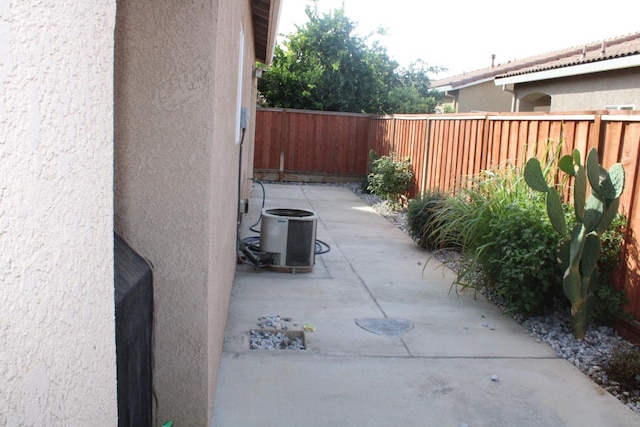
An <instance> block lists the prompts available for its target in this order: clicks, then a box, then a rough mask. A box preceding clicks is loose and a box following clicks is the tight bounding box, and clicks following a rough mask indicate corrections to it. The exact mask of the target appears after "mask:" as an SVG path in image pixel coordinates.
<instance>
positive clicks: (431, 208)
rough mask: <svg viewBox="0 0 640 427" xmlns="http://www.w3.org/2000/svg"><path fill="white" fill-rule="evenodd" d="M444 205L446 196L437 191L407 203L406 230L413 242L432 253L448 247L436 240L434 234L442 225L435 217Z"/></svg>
mask: <svg viewBox="0 0 640 427" xmlns="http://www.w3.org/2000/svg"><path fill="white" fill-rule="evenodd" d="M446 203H447V196H445V195H444V193H442V192H439V191H431V192H427V193H425V194H423V195H422V196H420V197H418V198H416V199H413V200H410V201H409V206H408V210H407V229H408V232H409V235H410V236H411V237H412V238H413V240H415V241H416V243H417V244H418V245H420V246H422V247H423V248H425V249H428V250H431V251H432V250H436V249H443V248H444V247H446V246H449V244H445V243H443V242H441V241H439V240H438V239H437V238H436V233H437V232H438V230H439V229H440V228H441V227H442V225H443V224H442V223H441V222H439V221H438V220H437V219H436V215H437V214H438V212H439V211H441V210H442V209H444V207H445V204H446Z"/></svg>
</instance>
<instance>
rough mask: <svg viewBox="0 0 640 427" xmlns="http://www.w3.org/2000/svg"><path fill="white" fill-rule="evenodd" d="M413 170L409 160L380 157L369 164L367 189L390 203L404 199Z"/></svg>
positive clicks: (409, 185) (409, 187) (409, 186)
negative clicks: (402, 197)
mask: <svg viewBox="0 0 640 427" xmlns="http://www.w3.org/2000/svg"><path fill="white" fill-rule="evenodd" d="M412 180H413V170H412V169H411V161H410V160H409V158H406V159H404V160H397V159H396V158H395V156H394V155H391V156H382V157H380V158H378V159H375V160H373V161H372V163H371V173H370V174H369V176H368V185H367V188H368V189H369V190H370V191H371V192H372V193H373V194H376V195H378V196H380V197H382V198H384V199H386V200H388V201H390V202H392V203H397V202H398V201H399V199H400V198H401V196H404V197H406V196H407V194H408V193H409V190H410V189H411V184H412Z"/></svg>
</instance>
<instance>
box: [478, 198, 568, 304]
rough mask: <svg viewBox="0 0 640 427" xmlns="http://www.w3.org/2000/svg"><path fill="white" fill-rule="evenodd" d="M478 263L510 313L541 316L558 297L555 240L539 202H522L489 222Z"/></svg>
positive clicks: (553, 232) (508, 208)
mask: <svg viewBox="0 0 640 427" xmlns="http://www.w3.org/2000/svg"><path fill="white" fill-rule="evenodd" d="M489 224H490V230H489V233H488V235H487V236H486V240H487V244H486V246H485V248H484V250H483V251H482V253H481V254H480V257H479V262H480V265H481V266H482V271H483V273H484V275H485V277H486V280H487V281H488V282H489V283H490V284H492V287H493V290H494V292H495V295H497V296H498V297H499V298H500V299H502V300H503V302H504V303H505V304H506V305H507V307H508V308H509V311H511V312H516V313H521V314H523V315H525V316H530V315H533V314H539V313H542V312H543V311H544V310H545V309H546V308H548V307H550V306H551V305H552V303H553V301H554V299H555V297H556V295H557V290H558V289H559V285H560V283H562V275H561V271H560V268H559V267H558V264H557V262H556V256H555V246H556V243H557V237H556V234H555V231H554V230H553V227H552V226H551V224H550V223H549V221H548V220H547V219H546V218H545V216H544V208H543V207H542V206H540V204H539V203H536V202H529V201H526V200H521V201H519V202H517V203H512V204H509V205H506V206H504V208H503V209H501V210H500V211H498V212H496V215H495V216H494V217H493V218H492V219H491V220H490V222H489Z"/></svg>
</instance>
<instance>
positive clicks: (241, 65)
mask: <svg viewBox="0 0 640 427" xmlns="http://www.w3.org/2000/svg"><path fill="white" fill-rule="evenodd" d="M238 55H239V56H238V88H237V94H236V143H240V138H241V136H240V116H241V108H242V83H243V81H244V73H243V71H244V31H243V30H242V28H240V45H239V46H238Z"/></svg>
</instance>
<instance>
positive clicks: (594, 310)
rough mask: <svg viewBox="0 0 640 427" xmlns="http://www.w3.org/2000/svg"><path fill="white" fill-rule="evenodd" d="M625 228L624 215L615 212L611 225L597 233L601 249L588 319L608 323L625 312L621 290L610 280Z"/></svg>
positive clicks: (625, 300) (624, 301)
mask: <svg viewBox="0 0 640 427" xmlns="http://www.w3.org/2000/svg"><path fill="white" fill-rule="evenodd" d="M626 228H627V217H626V216H625V215H623V214H618V215H617V216H616V218H615V219H614V220H613V222H612V223H611V226H610V227H609V228H608V229H607V230H606V231H605V232H603V233H602V235H601V236H600V242H601V245H602V246H601V248H600V257H599V258H598V269H599V278H598V281H597V282H596V283H595V287H594V289H590V293H589V298H588V300H587V303H588V305H589V307H588V313H589V317H590V318H591V320H594V321H595V322H597V323H600V324H609V323H611V321H612V320H613V319H614V317H615V316H616V315H625V313H624V310H623V309H624V306H625V305H626V304H627V303H628V302H629V301H628V299H627V296H626V295H625V293H624V291H622V290H620V289H616V288H615V287H614V286H613V285H612V284H611V283H610V282H609V279H610V278H611V275H612V273H613V271H614V270H615V268H616V267H617V266H618V265H619V264H620V261H621V260H622V247H623V244H624V236H625V233H626Z"/></svg>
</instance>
